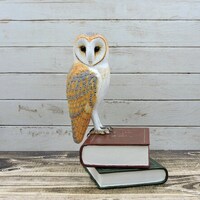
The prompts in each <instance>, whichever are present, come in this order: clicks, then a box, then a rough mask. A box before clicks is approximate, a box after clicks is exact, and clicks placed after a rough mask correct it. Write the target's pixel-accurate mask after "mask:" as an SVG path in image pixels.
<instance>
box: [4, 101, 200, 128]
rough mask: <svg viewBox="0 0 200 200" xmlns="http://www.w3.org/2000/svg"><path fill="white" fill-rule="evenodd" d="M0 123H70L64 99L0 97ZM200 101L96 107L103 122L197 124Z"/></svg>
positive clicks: (126, 103)
mask: <svg viewBox="0 0 200 200" xmlns="http://www.w3.org/2000/svg"><path fill="white" fill-rule="evenodd" d="M0 110H4V113H3V115H2V114H1V116H0V117H1V118H0V122H1V125H70V120H69V116H68V109H67V103H66V101H65V100H46V101H42V100H37V101H36V100H35V101H34V100H15V101H12V100H10V101H9V100H7V101H5V100H1V101H0ZM199 116H200V101H123V100H121V101H120V100H107V101H105V103H104V104H102V106H101V109H100V118H101V119H102V123H103V124H105V125H109V124H110V125H128V126H131V125H134V126H135V125H137V126H199Z"/></svg>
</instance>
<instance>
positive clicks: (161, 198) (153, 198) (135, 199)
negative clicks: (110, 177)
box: [0, 187, 199, 200]
mask: <svg viewBox="0 0 200 200" xmlns="http://www.w3.org/2000/svg"><path fill="white" fill-rule="evenodd" d="M1 188H2V191H1V193H0V198H1V199H2V200H5V199H6V200H13V199H15V200H26V199H29V200H35V199H37V200H66V196H67V200H80V199H83V200H102V199H105V200H107V199H109V200H116V199H120V200H144V199H147V198H148V200H166V199H167V200H175V199H176V200H183V199H184V200H199V197H198V196H194V195H193V194H169V195H167V194H156V195H155V194H154V192H153V191H152V193H149V194H143V193H141V194H135V193H134V194H93V193H92V194H89V193H90V192H91V189H90V191H88V190H87V192H88V193H87V194H74V193H73V194H70V193H68V192H65V193H64V194H63V193H61V194H60V193H50V194H49V193H48V192H47V193H42V192H39V191H40V190H39V189H38V191H37V189H36V190H35V192H27V191H26V189H24V190H23V189H22V190H21V191H24V193H22V194H19V192H13V191H12V188H8V187H1ZM17 188H18V187H16V188H15V189H16V190H17ZM41 190H42V189H41ZM145 190H146V188H145ZM25 191H26V192H25ZM120 191H121V190H120ZM92 192H93V191H92Z"/></svg>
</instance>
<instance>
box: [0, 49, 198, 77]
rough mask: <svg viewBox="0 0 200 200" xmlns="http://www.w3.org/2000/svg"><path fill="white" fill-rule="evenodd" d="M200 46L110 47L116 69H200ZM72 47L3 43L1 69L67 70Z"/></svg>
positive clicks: (111, 57) (129, 70)
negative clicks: (13, 45)
mask: <svg viewBox="0 0 200 200" xmlns="http://www.w3.org/2000/svg"><path fill="white" fill-rule="evenodd" d="M199 58H200V49H199V48H160V47H157V48H152V47H146V48H144V47H127V48H126V47H125V48H124V47H117V48H110V55H109V64H110V66H111V72H112V73H148V72H151V73H154V72H156V73H171V72H172V73H177V72H178V73H189V72H190V73H200V67H199V66H200V59H199ZM72 63H73V57H72V47H5V48H4V47H2V48H0V73H1V72H37V73H40V72H51V73H53V72H55V73H59V72H62V73H67V72H68V71H69V69H70V67H71V65H72Z"/></svg>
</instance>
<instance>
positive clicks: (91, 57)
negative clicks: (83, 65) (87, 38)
mask: <svg viewBox="0 0 200 200" xmlns="http://www.w3.org/2000/svg"><path fill="white" fill-rule="evenodd" d="M92 49H93V47H90V46H89V47H88V50H87V51H86V57H87V60H88V64H89V65H92V64H93V60H94V52H93V50H92Z"/></svg>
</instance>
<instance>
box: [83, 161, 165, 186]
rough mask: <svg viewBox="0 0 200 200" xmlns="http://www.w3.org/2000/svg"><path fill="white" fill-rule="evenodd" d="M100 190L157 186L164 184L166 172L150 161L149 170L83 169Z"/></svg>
mask: <svg viewBox="0 0 200 200" xmlns="http://www.w3.org/2000/svg"><path fill="white" fill-rule="evenodd" d="M85 169H86V171H87V172H88V173H89V175H90V176H91V178H92V179H93V180H94V181H95V183H96V184H97V186H98V187H99V188H100V189H103V188H118V187H130V186H144V185H157V184H162V183H165V182H166V181H167V179H168V171H167V169H166V168H165V167H163V166H162V165H161V164H159V163H158V162H156V161H155V160H153V159H150V168H149V169H135V168H100V167H96V168H95V167H85Z"/></svg>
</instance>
